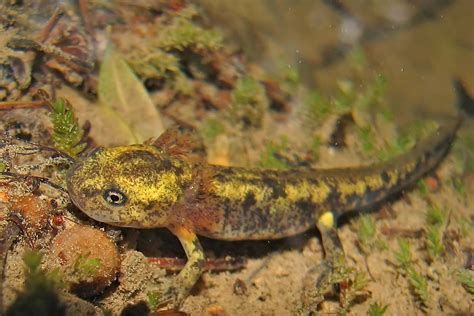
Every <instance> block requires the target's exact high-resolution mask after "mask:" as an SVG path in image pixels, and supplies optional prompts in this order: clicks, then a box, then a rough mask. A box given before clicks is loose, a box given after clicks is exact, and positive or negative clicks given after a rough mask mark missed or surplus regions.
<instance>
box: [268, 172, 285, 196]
mask: <svg viewBox="0 0 474 316" xmlns="http://www.w3.org/2000/svg"><path fill="white" fill-rule="evenodd" d="M263 183H265V185H266V186H268V187H269V188H271V189H272V198H273V199H278V198H285V197H286V191H285V185H282V183H281V182H280V181H278V180H276V179H273V178H268V177H264V178H263Z"/></svg>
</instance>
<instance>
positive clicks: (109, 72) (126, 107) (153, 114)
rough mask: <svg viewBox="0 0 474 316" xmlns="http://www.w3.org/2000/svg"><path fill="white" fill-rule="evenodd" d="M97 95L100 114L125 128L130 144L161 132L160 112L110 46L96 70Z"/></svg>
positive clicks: (139, 82) (156, 135)
mask: <svg viewBox="0 0 474 316" xmlns="http://www.w3.org/2000/svg"><path fill="white" fill-rule="evenodd" d="M98 94H99V104H100V107H101V108H102V111H103V112H105V113H106V114H107V115H111V116H113V117H114V119H116V120H117V123H118V124H123V125H126V126H127V127H128V131H129V133H130V143H133V142H135V143H142V142H143V141H145V140H147V139H149V138H156V137H158V136H159V135H160V134H161V133H162V132H163V130H164V128H163V123H162V121H161V116H160V113H159V112H158V110H157V109H156V107H155V105H154V104H153V102H152V101H151V99H150V96H149V95H148V92H147V91H146V89H145V87H144V86H143V84H142V82H141V81H140V80H139V79H138V78H137V76H136V75H135V74H134V73H133V71H132V70H131V69H130V67H129V66H128V64H127V63H126V61H125V60H124V59H123V58H122V57H121V55H120V54H119V53H118V52H117V51H116V50H115V49H114V48H113V47H112V46H109V47H108V48H107V50H106V52H105V56H104V60H103V62H102V66H101V68H100V74H99V91H98Z"/></svg>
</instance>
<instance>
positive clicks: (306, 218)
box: [67, 120, 460, 306]
mask: <svg viewBox="0 0 474 316" xmlns="http://www.w3.org/2000/svg"><path fill="white" fill-rule="evenodd" d="M459 124H460V121H459V120H453V121H449V122H448V123H446V124H444V125H441V126H440V127H439V128H438V130H437V131H436V132H434V133H433V134H432V135H431V136H430V137H428V138H427V139H425V140H422V141H420V142H419V143H418V144H417V145H416V146H415V147H414V148H413V149H412V150H411V151H409V152H408V153H406V154H404V155H401V156H399V157H398V158H395V159H394V160H391V161H388V162H383V163H378V164H374V165H370V166H364V167H355V168H335V169H325V170H312V169H310V170H300V169H298V170H286V171H276V170H261V169H249V168H237V167H221V166H215V165H209V164H207V163H205V162H202V161H194V160H192V159H188V158H187V157H186V155H184V156H183V155H181V154H177V153H176V152H173V151H171V150H167V148H160V147H157V146H154V145H146V144H143V145H132V146H122V147H114V148H102V149H97V150H95V151H94V152H92V153H91V154H89V155H87V156H86V157H83V158H81V159H79V160H78V161H77V162H76V163H75V164H74V165H73V166H72V167H71V169H70V170H69V172H68V175H67V186H68V191H69V194H70V196H71V199H72V201H73V202H74V203H75V205H76V206H77V207H79V208H80V209H81V210H82V211H83V212H84V213H86V214H87V215H89V216H90V217H92V218H93V219H95V220H97V221H100V222H104V223H108V224H110V225H115V226H121V227H133V228H155V227H167V228H168V229H169V230H170V231H171V232H172V233H173V234H175V235H176V236H177V238H178V239H179V240H180V242H181V244H182V245H183V248H184V249H185V250H186V254H187V257H188V262H187V264H186V266H185V268H184V270H183V271H182V272H181V273H180V274H179V275H178V276H177V280H176V282H175V284H178V286H172V287H170V289H169V291H168V292H166V293H167V294H168V295H169V296H171V297H172V298H171V300H172V301H173V302H174V303H175V306H179V304H180V303H181V302H182V300H183V299H184V298H185V297H186V295H187V293H188V292H189V290H190V289H191V287H192V286H193V285H194V284H195V282H196V281H197V279H198V278H199V276H200V274H201V272H202V263H203V261H204V254H203V251H202V248H201V246H200V244H199V240H198V237H197V235H203V236H206V237H210V238H214V239H221V240H244V239H253V240H258V239H276V238H282V237H286V236H291V235H294V234H298V233H301V232H303V231H306V230H308V229H309V228H311V227H313V226H314V225H316V226H317V227H318V229H319V230H320V231H321V233H322V235H323V238H322V240H323V245H324V246H325V250H326V254H327V255H329V256H331V254H334V256H337V255H340V254H343V252H342V247H341V243H340V241H339V240H338V237H337V233H336V232H335V228H334V227H335V223H337V218H338V217H339V216H340V215H341V214H344V213H346V212H348V211H353V210H362V209H365V208H368V207H371V206H373V205H374V204H376V203H379V202H381V201H383V200H384V199H386V198H387V197H389V196H391V195H393V194H394V193H396V192H399V191H401V190H402V189H404V188H406V187H407V186H408V185H410V184H411V183H413V182H414V181H416V180H417V179H419V178H420V177H421V176H423V174H425V173H426V172H428V171H429V170H431V169H433V168H434V167H435V166H436V165H437V164H438V163H439V162H440V161H441V160H442V158H443V157H444V156H445V154H446V153H447V151H448V150H449V147H450V144H451V142H452V140H453V139H454V137H455V134H456V131H457V129H458V127H459ZM166 141H167V142H168V141H169V140H168V139H167V140H166ZM163 143H165V142H163ZM109 192H113V193H114V194H115V195H118V196H119V197H120V199H117V201H116V202H114V203H116V204H113V203H111V201H112V200H110V199H109V200H108V199H107V194H109ZM119 202H120V203H119ZM164 297H165V298H166V297H167V296H166V295H165V296H164Z"/></svg>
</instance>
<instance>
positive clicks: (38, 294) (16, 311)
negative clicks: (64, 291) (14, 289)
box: [6, 250, 65, 316]
mask: <svg viewBox="0 0 474 316" xmlns="http://www.w3.org/2000/svg"><path fill="white" fill-rule="evenodd" d="M42 259H43V254H42V253H41V252H39V251H34V250H26V251H25V253H24V255H23V264H24V265H25V276H26V279H25V286H24V290H23V291H22V292H20V293H19V294H18V297H17V298H16V300H15V301H14V302H13V304H12V305H11V306H10V307H9V308H8V310H7V312H6V315H7V316H17V315H18V316H20V315H38V316H49V315H52V316H55V315H58V316H59V315H64V313H65V306H64V305H63V303H61V301H60V299H59V295H58V293H59V291H60V289H61V288H62V287H63V286H64V283H63V280H62V275H61V274H60V273H59V270H54V271H52V272H48V273H47V272H45V271H44V270H43V269H41V261H42Z"/></svg>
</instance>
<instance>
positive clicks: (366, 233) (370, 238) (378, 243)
mask: <svg viewBox="0 0 474 316" xmlns="http://www.w3.org/2000/svg"><path fill="white" fill-rule="evenodd" d="M356 226H357V239H358V241H359V245H360V248H361V250H362V252H363V253H364V254H366V255H367V254H369V253H371V252H372V250H374V249H376V250H382V249H385V248H386V247H387V245H386V243H385V242H383V241H382V240H380V239H376V238H375V235H376V232H377V230H376V226H375V221H374V219H373V218H372V216H370V215H368V214H363V215H361V216H360V217H359V219H358V221H357V224H356Z"/></svg>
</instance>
